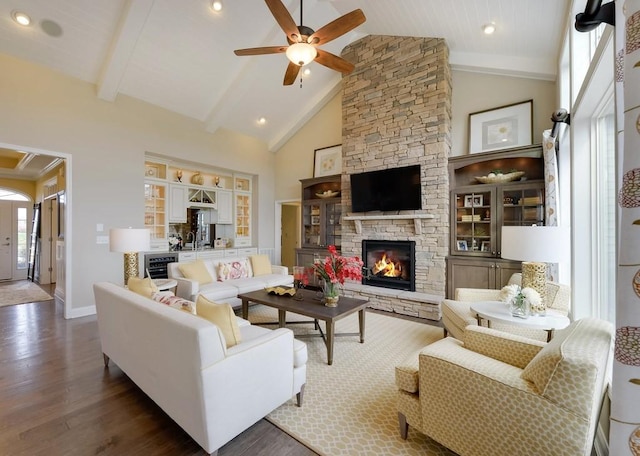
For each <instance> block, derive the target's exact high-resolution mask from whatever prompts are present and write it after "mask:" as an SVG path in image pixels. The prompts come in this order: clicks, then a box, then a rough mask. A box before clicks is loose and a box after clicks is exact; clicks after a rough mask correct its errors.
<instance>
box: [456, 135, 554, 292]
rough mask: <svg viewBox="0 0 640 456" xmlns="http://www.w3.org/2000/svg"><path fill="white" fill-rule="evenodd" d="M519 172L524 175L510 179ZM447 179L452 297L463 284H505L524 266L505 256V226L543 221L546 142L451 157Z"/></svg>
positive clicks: (472, 285) (478, 285)
mask: <svg viewBox="0 0 640 456" xmlns="http://www.w3.org/2000/svg"><path fill="white" fill-rule="evenodd" d="M516 172H518V173H519V174H522V175H519V176H518V177H517V178H516V179H514V180H508V177H509V176H507V175H512V174H511V173H516ZM478 177H480V178H481V179H478ZM449 179H450V185H451V211H450V217H451V219H450V226H451V238H450V249H449V252H450V256H449V258H448V260H447V264H448V268H447V295H448V297H449V298H452V297H453V293H454V290H455V289H456V288H459V287H467V288H501V287H502V286H503V285H504V284H506V282H507V281H508V280H509V277H510V276H511V274H512V273H514V272H519V271H520V262H517V261H516V262H514V261H508V260H502V258H501V252H500V250H501V249H500V246H501V239H500V236H501V231H502V227H503V226H523V225H534V224H535V225H544V214H545V211H544V198H545V185H544V160H543V156H542V147H541V146H540V145H536V146H527V147H519V148H516V149H508V150H502V151H497V152H486V153H480V154H471V155H464V156H461V157H453V158H451V159H450V160H449ZM481 181H483V182H481Z"/></svg>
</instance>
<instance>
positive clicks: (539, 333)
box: [442, 273, 571, 341]
mask: <svg viewBox="0 0 640 456" xmlns="http://www.w3.org/2000/svg"><path fill="white" fill-rule="evenodd" d="M521 282H522V274H520V273H516V274H513V275H512V276H511V278H509V285H511V284H517V285H520V284H521ZM455 293H456V294H455V296H454V298H455V300H451V299H445V300H444V301H442V323H443V324H444V327H445V330H446V331H447V333H448V334H451V335H452V336H453V337H455V338H456V339H460V340H462V338H463V336H464V331H465V328H466V327H467V326H468V325H474V326H475V325H477V324H478V321H477V320H476V317H475V315H474V314H473V312H471V308H470V304H469V303H470V302H473V301H498V300H499V295H500V290H489V289H481V288H456V292H455ZM547 303H548V304H547V312H549V313H556V314H558V315H563V316H567V315H568V314H569V307H570V304H571V287H569V286H568V285H562V284H559V283H555V282H547ZM492 327H493V328H494V329H499V330H501V331H506V332H509V333H512V334H517V335H519V336H524V337H529V338H531V339H536V340H540V341H546V340H547V333H546V331H543V330H541V329H529V328H522V327H518V326H513V325H508V324H504V323H492Z"/></svg>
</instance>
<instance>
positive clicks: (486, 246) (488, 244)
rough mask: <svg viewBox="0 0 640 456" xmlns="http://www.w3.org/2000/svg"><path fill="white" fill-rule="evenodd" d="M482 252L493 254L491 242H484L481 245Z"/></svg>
mask: <svg viewBox="0 0 640 456" xmlns="http://www.w3.org/2000/svg"><path fill="white" fill-rule="evenodd" d="M480 251H481V252H491V241H482V244H481V245H480Z"/></svg>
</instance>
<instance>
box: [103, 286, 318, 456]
mask: <svg viewBox="0 0 640 456" xmlns="http://www.w3.org/2000/svg"><path fill="white" fill-rule="evenodd" d="M93 289H94V294H95V299H96V310H97V316H98V327H99V330H100V341H101V343H102V351H103V354H104V359H105V365H107V366H108V362H109V359H111V360H113V361H114V362H115V363H116V364H117V365H118V367H119V368H120V369H122V370H123V371H124V372H125V373H126V374H127V376H128V377H129V378H131V380H133V382H134V383H135V384H136V385H138V387H140V389H142V391H144V392H145V393H146V394H147V395H148V396H149V397H150V398H151V399H153V401H154V402H155V403H156V404H158V405H159V406H160V407H161V408H162V409H163V410H164V411H165V412H166V413H167V414H168V415H169V416H170V417H171V418H172V419H173V420H174V421H175V422H176V423H177V424H178V425H179V426H180V427H182V428H183V429H184V430H185V431H186V432H187V433H188V434H189V435H190V436H191V437H192V438H193V439H194V440H195V441H196V442H197V443H198V444H199V445H200V446H201V447H202V448H204V450H205V451H206V452H207V453H210V454H216V453H217V450H218V448H220V447H221V446H223V445H224V444H225V443H227V442H228V441H230V440H231V439H233V438H234V437H235V436H237V435H238V434H240V433H241V432H243V431H244V430H245V429H247V428H249V427H250V426H251V425H253V424H254V423H255V422H257V421H258V420H260V419H262V418H263V417H264V416H266V415H267V414H269V413H270V412H271V411H273V410H274V409H275V408H277V407H279V406H280V405H282V404H283V403H285V402H287V401H289V400H291V399H292V397H293V396H295V395H297V396H298V405H300V404H301V401H302V393H303V390H304V383H305V381H306V361H307V350H306V345H305V344H304V343H303V342H300V341H298V340H295V339H294V338H293V333H292V332H291V330H289V329H285V328H279V329H276V330H270V329H266V328H261V327H258V326H253V325H251V324H249V322H247V321H244V320H243V321H241V324H240V325H239V326H240V332H241V337H242V340H241V342H240V343H239V344H237V345H234V346H232V347H230V348H228V349H227V348H226V343H225V340H224V336H223V335H222V332H221V331H220V330H219V329H218V327H217V326H216V325H214V324H213V323H211V322H210V321H208V320H205V319H204V318H201V317H198V316H196V315H192V314H191V313H189V312H184V311H181V310H177V309H174V308H171V307H169V306H167V305H164V304H161V303H159V302H156V301H154V300H152V299H149V298H147V297H144V296H142V295H139V294H136V293H134V292H132V291H129V290H127V289H125V288H122V287H120V286H117V285H115V284H112V283H106V282H101V283H97V284H95V285H94V286H93Z"/></svg>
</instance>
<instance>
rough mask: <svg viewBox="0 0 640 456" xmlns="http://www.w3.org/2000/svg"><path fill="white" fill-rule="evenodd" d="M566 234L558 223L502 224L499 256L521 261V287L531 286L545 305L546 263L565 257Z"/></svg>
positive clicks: (559, 260) (567, 249)
mask: <svg viewBox="0 0 640 456" xmlns="http://www.w3.org/2000/svg"><path fill="white" fill-rule="evenodd" d="M570 242H571V240H570V234H569V229H568V228H567V227H562V226H535V225H533V226H503V227H502V239H501V257H502V258H505V259H509V260H517V261H522V262H523V263H522V288H525V287H529V288H533V289H534V290H536V291H537V292H538V293H539V294H540V298H541V300H542V304H543V305H544V306H545V307H546V305H547V302H546V294H547V263H561V262H564V261H566V260H567V259H569V251H570V248H569V247H570Z"/></svg>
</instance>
